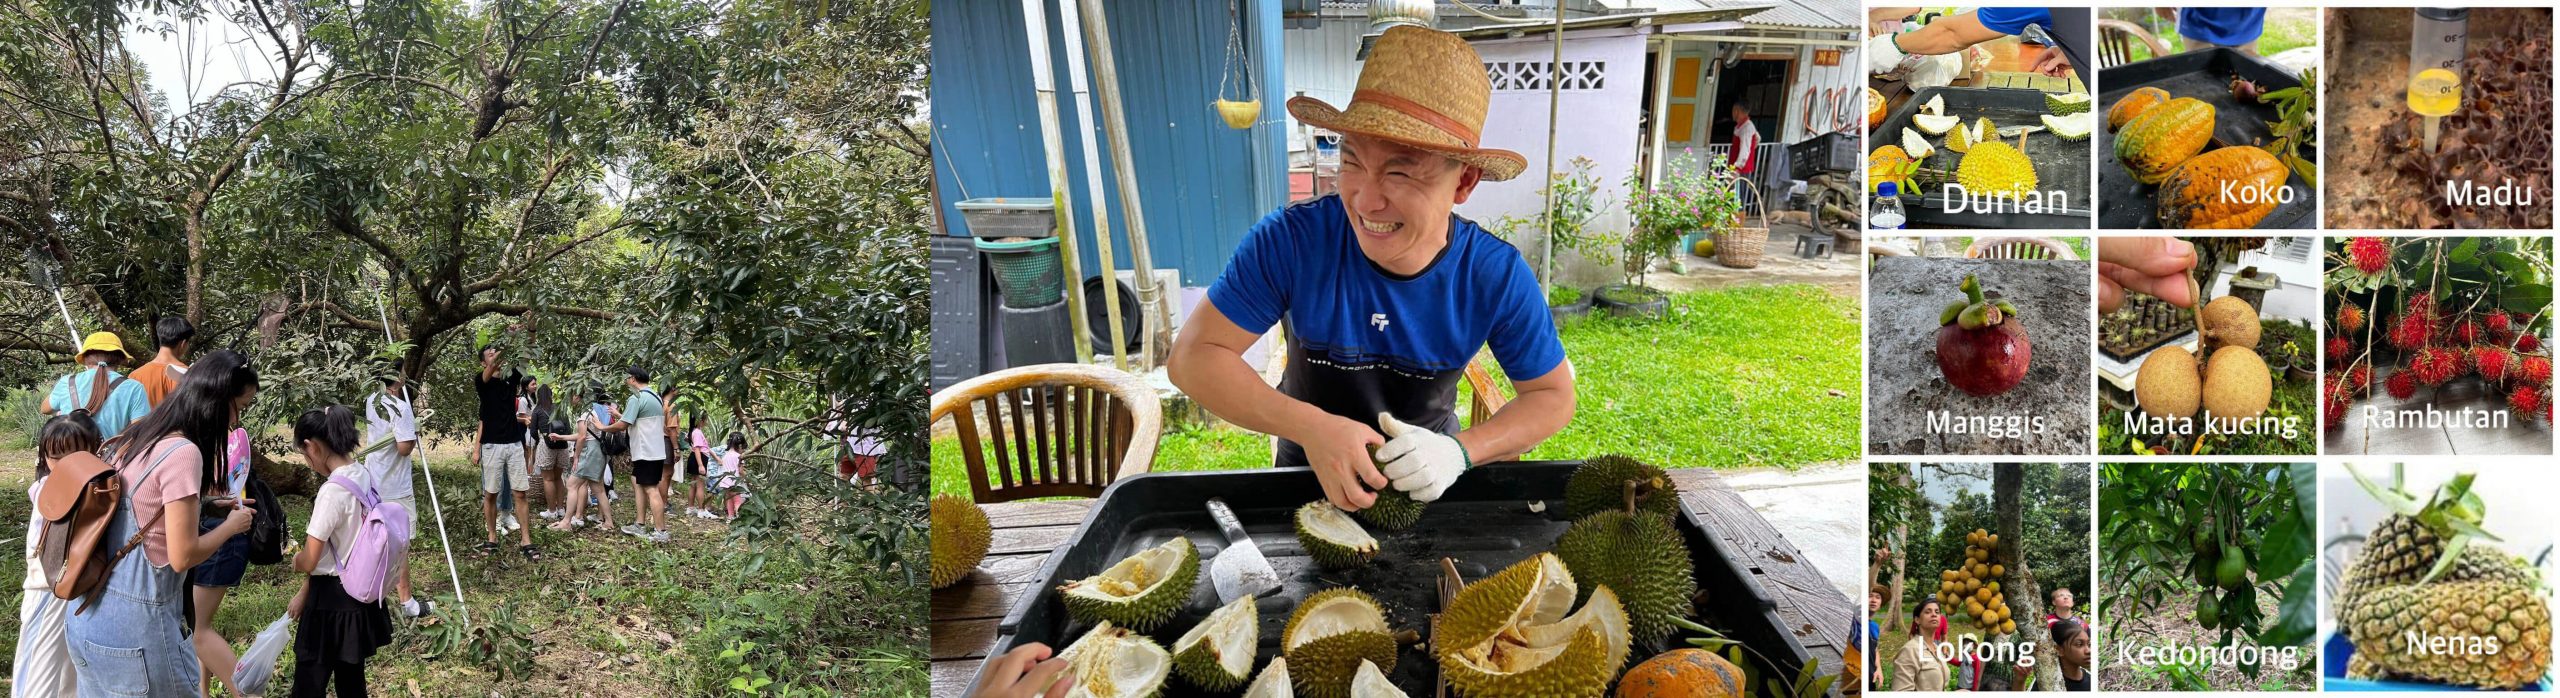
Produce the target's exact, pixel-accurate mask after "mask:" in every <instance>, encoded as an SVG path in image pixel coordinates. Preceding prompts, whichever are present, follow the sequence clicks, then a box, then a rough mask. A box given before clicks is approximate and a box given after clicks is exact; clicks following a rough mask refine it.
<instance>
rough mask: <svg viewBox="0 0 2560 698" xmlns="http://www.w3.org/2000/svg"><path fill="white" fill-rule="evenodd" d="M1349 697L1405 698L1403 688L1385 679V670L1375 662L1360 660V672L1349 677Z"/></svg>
mask: <svg viewBox="0 0 2560 698" xmlns="http://www.w3.org/2000/svg"><path fill="white" fill-rule="evenodd" d="M1351 698H1407V696H1405V694H1404V689H1401V688H1396V684H1395V682H1393V681H1388V680H1387V672H1386V671H1384V670H1381V669H1379V668H1378V665H1377V663H1375V662H1370V661H1368V660H1361V662H1360V672H1359V673H1358V674H1354V675H1352V677H1351Z"/></svg>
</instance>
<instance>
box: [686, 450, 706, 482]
mask: <svg viewBox="0 0 2560 698" xmlns="http://www.w3.org/2000/svg"><path fill="white" fill-rule="evenodd" d="M684 476H685V477H686V478H688V479H691V480H695V481H700V480H702V454H699V453H687V454H685V456H684Z"/></svg>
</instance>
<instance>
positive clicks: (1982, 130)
mask: <svg viewBox="0 0 2560 698" xmlns="http://www.w3.org/2000/svg"><path fill="white" fill-rule="evenodd" d="M1999 130H2000V129H1999V127H1997V126H1993V125H1991V117H1988V116H1986V117H1982V118H1980V119H1977V120H1975V121H1974V122H1973V126H1972V127H1970V128H1968V127H1964V126H1958V127H1956V128H1955V129H1953V130H1950V131H1948V132H1947V149H1948V150H1953V151H1956V152H1959V153H1966V152H1972V151H1973V147H1974V146H1977V145H1981V144H1983V143H1984V142H1987V141H1990V140H1991V138H1992V136H1993V134H1996V133H1998V132H1999Z"/></svg>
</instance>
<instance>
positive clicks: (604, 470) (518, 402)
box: [471, 346, 747, 559]
mask: <svg viewBox="0 0 2560 698" xmlns="http://www.w3.org/2000/svg"><path fill="white" fill-rule="evenodd" d="M503 358H504V357H503V352H502V351H500V349H499V348H498V347H495V346H491V347H486V348H483V349H481V350H480V374H479V376H477V377H475V378H474V379H473V388H474V390H475V391H476V392H477V393H478V395H479V401H480V402H479V427H478V432H477V435H476V439H475V440H476V441H477V443H478V444H479V448H478V449H477V450H475V451H474V452H473V453H472V454H471V459H472V461H473V463H474V464H476V465H478V466H480V495H481V496H480V503H481V529H482V533H483V534H485V535H486V540H485V541H483V542H482V543H481V544H480V550H481V552H484V553H494V552H497V551H498V549H499V543H498V539H499V537H500V536H504V535H507V534H510V533H512V534H514V535H515V536H516V537H517V542H518V546H517V550H518V551H519V552H521V553H523V554H524V556H525V557H526V558H528V559H533V558H539V557H540V554H541V553H540V550H539V549H537V548H536V547H535V546H534V544H533V534H532V532H531V531H530V530H527V528H526V527H525V525H524V523H523V518H522V517H519V516H517V511H519V506H518V504H517V503H518V502H529V500H531V499H532V496H533V495H534V492H535V489H534V484H535V483H536V482H540V483H541V489H540V493H541V495H540V496H541V498H542V505H543V506H544V508H543V509H542V510H541V511H539V512H536V514H535V515H536V516H538V517H540V518H543V519H550V520H553V523H551V524H550V525H549V527H550V528H551V529H552V530H555V531H561V532H574V531H577V530H579V529H582V528H585V527H587V526H596V527H598V528H599V529H600V530H617V529H616V527H615V526H614V503H615V502H616V501H617V500H619V499H620V494H619V493H618V492H617V491H616V488H615V486H614V482H615V479H616V478H615V476H614V473H616V472H626V473H630V477H631V481H632V484H633V485H635V486H636V487H635V489H636V490H637V492H636V493H635V495H634V497H633V500H634V503H635V504H634V507H633V510H632V514H631V523H629V524H626V525H623V526H621V527H620V528H619V529H618V530H620V531H621V532H623V533H627V534H630V535H632V536H635V537H639V538H642V539H646V540H650V541H653V542H658V543H665V542H667V541H669V540H670V539H671V534H670V533H669V532H668V529H667V507H668V503H667V502H668V495H669V489H670V486H669V483H670V481H676V482H690V483H691V492H690V493H689V495H688V496H687V498H686V507H685V513H686V514H689V515H692V516H697V517H701V518H705V519H735V518H737V515H738V509H739V508H740V507H741V506H743V505H744V504H745V502H746V498H747V487H746V481H745V478H744V474H745V473H744V469H743V467H742V461H743V459H744V456H745V453H746V450H747V438H746V435H745V434H744V433H740V432H735V431H733V432H730V434H729V437H728V438H727V439H725V440H723V441H722V443H721V444H719V445H717V446H715V445H713V444H712V443H711V442H710V440H709V439H708V438H707V437H706V435H705V434H704V432H703V428H702V422H703V420H702V417H701V416H700V415H699V414H695V415H693V416H692V417H691V419H689V420H688V422H689V424H687V425H684V426H683V427H679V426H678V425H677V423H676V422H674V421H673V420H670V419H669V418H668V414H669V413H668V408H667V403H668V398H667V397H665V396H663V395H660V394H659V393H658V391H657V389H656V388H654V387H653V386H652V384H651V383H650V377H651V376H650V373H649V371H648V370H647V369H645V368H642V367H639V366H633V367H631V368H630V369H628V370H627V371H625V373H624V378H623V383H624V385H625V387H627V388H629V389H630V396H629V397H628V398H627V399H626V400H625V401H624V402H623V404H621V405H620V406H616V405H614V404H613V402H612V398H611V396H609V395H607V393H608V392H609V391H607V390H606V389H605V388H604V387H603V386H600V385H598V386H588V387H586V388H583V389H580V390H578V391H575V392H574V393H573V394H571V395H569V396H567V397H568V399H567V400H561V399H559V397H560V396H559V395H558V394H557V393H556V392H555V391H553V390H552V389H551V387H550V386H547V385H544V384H543V383H542V382H541V380H540V379H538V378H536V377H531V376H526V375H525V374H524V373H523V372H522V371H516V370H506V371H502V370H501V369H502V366H503V363H502V361H503ZM582 405H583V406H584V407H580V406H582ZM677 456H681V457H680V458H679V457H677ZM671 470H673V471H674V472H672V473H671V472H670V471H671ZM706 504H709V505H711V506H716V507H719V510H717V511H715V510H713V509H711V508H706V507H705V505H706Z"/></svg>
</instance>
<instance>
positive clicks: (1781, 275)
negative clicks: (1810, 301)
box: [1645, 221, 1862, 296]
mask: <svg viewBox="0 0 2560 698" xmlns="http://www.w3.org/2000/svg"><path fill="white" fill-rule="evenodd" d="M1810 232H1813V229H1812V228H1811V227H1810V226H1806V225H1802V224H1798V223H1790V222H1783V221H1782V222H1779V223H1777V224H1775V225H1773V226H1772V227H1771V228H1770V229H1769V242H1768V243H1767V244H1766V245H1764V246H1763V247H1762V249H1761V252H1760V266H1757V267H1753V268H1750V269H1735V268H1733V267H1728V266H1725V265H1723V264H1722V263H1719V262H1717V261H1715V260H1714V259H1712V258H1708V257H1700V256H1697V255H1693V254H1689V251H1688V250H1681V251H1680V257H1681V261H1683V262H1685V263H1686V264H1687V265H1688V273H1685V274H1673V273H1670V272H1667V271H1656V272H1654V273H1652V274H1650V275H1647V276H1646V277H1645V283H1646V284H1647V285H1650V286H1652V287H1654V288H1658V289H1662V290H1664V291H1669V292H1672V293H1683V292H1688V291H1698V290H1706V289H1718V288H1732V287H1736V286H1775V285H1780V284H1812V285H1815V286H1821V287H1823V288H1824V289H1827V290H1829V291H1831V292H1832V293H1835V294H1840V295H1851V296H1853V295H1856V294H1857V293H1858V258H1859V256H1860V255H1861V254H1862V253H1861V252H1860V251H1859V249H1858V246H1857V245H1856V244H1855V243H1853V242H1843V241H1834V242H1833V243H1832V244H1831V254H1830V255H1828V256H1822V257H1811V258H1807V257H1798V256H1796V252H1795V247H1796V235H1798V234H1802V233H1810Z"/></svg>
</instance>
